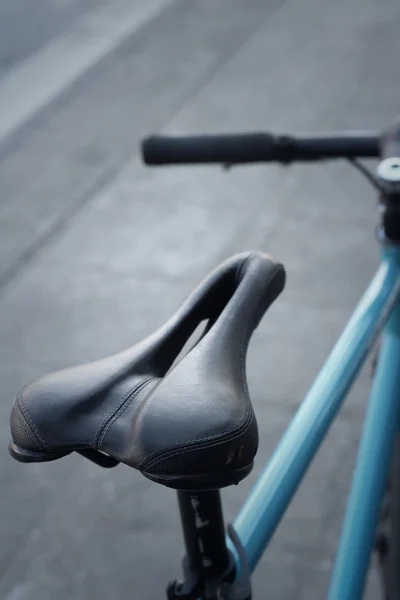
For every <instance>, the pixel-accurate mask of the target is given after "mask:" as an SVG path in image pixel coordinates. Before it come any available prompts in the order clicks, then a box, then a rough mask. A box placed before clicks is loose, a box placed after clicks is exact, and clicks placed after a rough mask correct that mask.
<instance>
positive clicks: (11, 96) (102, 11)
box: [0, 0, 173, 143]
mask: <svg viewBox="0 0 400 600" xmlns="http://www.w3.org/2000/svg"><path fill="white" fill-rule="evenodd" d="M172 1H173V0H113V1H112V2H109V3H107V5H106V6H102V7H101V8H98V9H96V10H94V11H92V12H90V13H89V14H88V15H85V16H84V17H82V18H81V19H79V20H78V22H77V23H75V24H74V26H73V27H72V28H71V29H70V30H68V31H67V32H66V33H64V34H61V35H59V36H57V37H56V38H55V39H54V40H53V41H51V42H49V43H48V44H47V45H46V46H45V47H44V48H42V49H40V50H39V51H38V52H36V53H35V54H33V55H32V57H30V58H28V59H27V60H25V61H23V62H22V63H21V65H20V66H18V67H15V68H14V69H13V70H12V71H11V72H10V73H9V74H8V75H5V76H4V77H3V78H2V79H1V81H0V143H1V142H3V141H4V140H5V138H6V137H8V136H10V135H11V134H12V133H13V132H14V131H16V130H17V129H18V128H19V127H21V126H22V125H23V124H24V123H25V122H26V121H27V120H28V119H29V118H30V117H32V115H34V114H35V113H36V112H37V111H38V110H40V109H41V108H43V107H44V106H46V105H47V104H49V103H50V102H51V101H52V100H53V99H54V98H55V97H56V96H57V95H59V94H60V93H61V92H62V91H64V90H65V89H66V88H67V87H68V86H69V85H71V84H72V83H73V82H74V81H75V80H76V79H77V78H78V77H80V76H81V75H82V74H83V73H84V72H85V71H88V70H89V69H90V68H91V67H92V66H93V65H94V64H96V63H97V62H98V61H99V60H100V59H101V58H103V57H104V56H106V55H107V54H109V53H110V52H111V51H112V50H114V49H115V48H116V47H117V46H118V45H120V44H121V43H122V42H123V41H124V40H125V39H126V38H128V37H129V36H130V35H132V34H133V33H135V32H136V31H137V30H139V29H140V28H141V27H142V26H143V25H144V24H145V23H146V22H147V21H149V20H150V19H151V18H152V17H153V15H155V14H156V13H157V12H159V11H160V10H161V9H163V8H164V7H165V6H166V5H168V4H171V3H172Z"/></svg>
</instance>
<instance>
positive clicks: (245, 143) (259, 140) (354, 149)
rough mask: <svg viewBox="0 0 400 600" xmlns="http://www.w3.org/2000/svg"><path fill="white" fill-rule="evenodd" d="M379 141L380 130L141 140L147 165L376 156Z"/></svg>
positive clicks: (305, 160) (302, 160)
mask: <svg viewBox="0 0 400 600" xmlns="http://www.w3.org/2000/svg"><path fill="white" fill-rule="evenodd" d="M380 144H381V136H380V134H377V133H371V132H369V133H350V134H349V133H346V134H336V135H308V136H294V135H276V134H272V133H238V134H225V135H198V136H155V135H154V136H150V137H147V138H145V139H144V140H143V141H142V156H143V160H144V162H145V163H146V164H147V165H173V164H206V163H219V164H225V165H234V164H248V163H259V162H279V163H283V164H288V163H291V162H295V161H300V162H308V161H318V160H328V159H335V158H336V159H337V158H376V157H379V156H380V153H381V149H380Z"/></svg>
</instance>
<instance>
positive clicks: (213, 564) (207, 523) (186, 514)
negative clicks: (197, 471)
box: [178, 490, 230, 579]
mask: <svg viewBox="0 0 400 600" xmlns="http://www.w3.org/2000/svg"><path fill="white" fill-rule="evenodd" d="M178 501H179V509H180V514H181V521H182V528H183V535H184V539H185V546H186V561H187V567H188V568H189V570H190V571H192V572H195V573H197V574H198V575H199V576H200V577H201V578H202V579H203V578H204V579H208V578H213V577H218V576H219V575H221V574H222V573H224V572H226V570H227V569H228V567H229V565H230V556H229V552H228V549H227V546H226V533H225V527H224V520H223V515H222V506H221V497H220V492H219V490H211V491H204V492H183V491H178Z"/></svg>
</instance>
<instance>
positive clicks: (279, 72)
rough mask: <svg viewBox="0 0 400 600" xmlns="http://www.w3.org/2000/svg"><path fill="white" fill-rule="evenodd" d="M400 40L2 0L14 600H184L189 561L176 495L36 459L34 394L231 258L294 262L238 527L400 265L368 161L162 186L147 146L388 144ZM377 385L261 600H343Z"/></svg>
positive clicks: (379, 27) (320, 27)
mask: <svg viewBox="0 0 400 600" xmlns="http://www.w3.org/2000/svg"><path fill="white" fill-rule="evenodd" d="M399 28H400V4H399V2H398V0H351V1H348V0H336V1H335V2H334V1H333V0H331V1H330V2H329V1H327V2H320V1H319V0H246V1H245V2H244V1H240V0H113V1H111V0H97V1H95V0H35V2H33V1H32V0H1V2H0V194H1V201H0V382H1V398H2V399H1V403H0V415H1V418H0V435H1V449H2V452H1V456H0V575H1V576H0V598H1V599H2V600H39V599H40V600H54V598H58V599H59V600H67V599H76V600H93V599H94V598H96V600H110V599H111V598H112V599H115V600H117V599H121V600H122V599H125V598H135V599H136V598H137V599H138V600H155V599H156V598H164V597H165V592H164V589H165V585H166V583H167V582H168V580H169V579H171V578H174V577H176V576H179V575H180V561H181V557H182V553H183V545H182V539H181V531H180V525H179V521H178V511H177V504H176V499H175V495H174V492H172V491H170V490H168V489H166V488H163V487H162V486H157V485H156V484H152V483H151V482H150V481H148V480H146V479H144V478H143V477H142V476H141V475H140V474H139V473H137V472H136V471H133V470H131V469H129V468H128V467H124V466H119V467H118V468H117V469H115V470H111V471H107V470H102V469H101V468H100V467H96V466H95V465H94V464H91V463H90V462H88V461H85V460H84V459H83V458H81V457H79V456H70V457H67V458H65V459H63V460H60V461H58V462H55V463H49V464H42V465H28V466H26V465H21V464H17V463H16V462H14V461H12V459H11V458H10V457H9V456H8V452H7V444H8V442H9V414H10V409H11V403H12V400H13V398H14V396H15V394H16V393H17V392H18V390H19V389H20V388H21V386H22V385H24V384H25V383H26V382H28V381H29V380H31V379H33V378H36V377H38V376H40V375H42V374H44V373H46V372H47V371H50V370H53V369H57V368H61V367H64V366H70V365H74V364H77V363H80V362H86V361H91V360H94V359H97V358H101V357H104V356H106V355H108V354H111V353H114V352H117V351H119V350H121V349H123V348H125V347H126V346H129V345H131V344H133V343H135V342H136V341H138V340H139V339H140V338H141V337H143V336H145V335H147V334H148V333H150V332H151V331H152V330H153V329H154V328H156V327H158V326H159V325H160V324H161V323H163V321H164V320H165V319H166V318H168V317H169V316H170V314H171V313H172V312H173V311H174V310H175V309H176V308H177V307H178V306H179V304H180V303H181V302H182V300H183V299H184V298H185V297H186V296H187V295H188V294H189V292H190V291H191V290H192V288H193V286H195V285H197V283H198V282H199V281H200V280H201V278H202V277H204V276H205V275H206V274H207V272H208V271H209V270H210V269H212V268H213V267H214V266H215V265H217V264H218V263H219V262H220V261H221V260H223V259H225V258H226V257H228V256H229V255H231V254H233V253H235V252H238V251H242V250H249V249H253V248H261V249H263V250H265V251H267V252H270V253H272V254H273V255H275V256H276V258H277V259H279V260H281V261H283V262H284V264H285V266H286V269H287V273H288V283H287V287H286V290H285V291H284V293H283V294H282V296H281V297H280V298H279V299H278V300H277V302H276V303H275V304H274V305H273V307H272V308H271V309H270V311H269V312H268V313H267V315H266V317H265V318H264V320H263V321H262V324H261V326H260V327H259V329H258V330H257V332H256V334H255V336H254V338H253V342H252V344H251V346H250V351H249V356H248V377H249V385H250V392H251V396H252V398H253V402H254V407H255V411H256V415H257V417H258V422H259V429H260V450H259V453H258V456H257V461H256V467H255V469H254V471H253V473H252V474H251V475H250V476H249V477H248V478H247V479H246V480H245V481H244V482H243V483H242V484H241V485H240V486H238V487H237V488H236V487H235V489H233V488H232V489H227V490H225V491H224V492H223V500H224V507H225V516H226V519H227V520H231V519H233V517H234V516H235V514H236V512H237V510H238V509H239V507H240V505H241V503H242V501H243V499H244V498H245V497H246V494H247V493H248V491H249V490H250V489H251V487H252V485H253V483H254V481H255V480H256V477H257V475H258V473H259V472H260V471H261V469H262V467H263V465H264V464H265V462H266V461H267V459H268V457H269V456H270V454H271V452H272V449H273V447H274V445H275V444H276V443H277V441H278V440H279V438H280V436H281V435H282V433H283V431H284V430H285V427H286V425H287V424H288V422H289V420H290V418H291V416H292V415H293V413H294V411H295V410H296V407H297V406H298V405H299V402H300V401H301V399H302V397H303V396H304V394H305V392H306V391H307V388H308V387H309V385H310V384H311V382H312V380H313V378H314V376H315V374H316V372H317V371H318V369H319V367H320V366H321V365H322V363H323V361H324V358H325V356H326V354H327V353H328V351H329V350H330V348H331V347H332V344H333V343H334V341H335V339H336V337H337V336H338V334H339V333H340V331H341V329H342V327H343V326H344V324H345V323H346V320H347V318H348V317H349V315H350V314H351V311H352V309H353V308H354V306H355V304H356V302H357V300H358V298H359V296H360V294H361V293H362V292H363V290H364V289H365V287H366V285H367V284H368V282H369V279H370V278H371V276H372V275H373V273H374V270H375V268H376V266H377V264H378V259H379V248H378V244H377V243H376V241H375V237H374V227H375V224H376V222H377V214H376V206H375V205H376V198H375V193H374V190H373V189H372V188H371V187H369V185H368V183H367V182H366V181H365V180H364V179H363V178H362V177H360V175H359V174H358V173H357V172H356V171H354V170H352V169H350V168H349V167H348V166H346V165H345V164H334V165H328V166H324V167H322V166H315V165H314V166H299V167H293V168H290V169H289V168H282V167H274V166H269V167H262V166H256V167H246V168H237V169H233V170H232V171H230V172H229V173H224V172H223V171H222V170H220V169H218V168H216V167H208V168H198V167H196V168H170V169H159V170H157V169H149V168H147V169H145V168H144V167H143V165H142V164H141V160H140V157H139V155H138V148H139V142H140V139H141V137H142V136H143V135H146V134H149V133H153V132H168V133H183V132H187V133H190V132H192V133H197V132H218V131H221V132H227V131H244V130H247V129H249V130H263V129H265V130H274V131H282V132H289V131H295V132H309V131H324V130H343V129H346V128H350V129H379V128H383V127H385V126H387V125H388V123H390V121H391V120H392V119H393V117H395V116H396V114H397V113H398V110H399V92H400V79H399V77H398V75H399V73H398V57H399V55H400V36H399ZM368 385H369V372H368V369H367V368H366V369H365V370H364V371H363V373H362V374H361V377H360V379H359V381H358V383H357V385H356V386H355V388H354V390H353V392H352V393H351V395H350V397H349V399H348V402H347V403H346V405H345V407H344V408H343V409H342V411H341V413H340V415H339V417H338V419H337V421H336V423H335V425H334V426H333V428H332V430H331V431H330V433H329V435H328V438H327V440H326V442H325V443H324V445H323V448H322V450H321V453H320V454H319V456H318V457H317V459H316V460H315V461H314V463H313V465H312V468H311V469H310V471H309V473H308V475H307V477H306V480H305V482H304V484H303V485H302V486H301V488H300V490H299V493H298V496H297V497H296V499H295V501H294V502H293V503H292V505H291V507H290V509H289V510H288V512H287V514H286V516H285V518H284V520H283V522H282V524H281V527H280V528H279V531H278V532H277V533H276V535H275V537H274V539H273V541H272V543H271V546H270V548H269V550H268V551H267V552H266V554H265V555H264V557H263V559H262V561H261V563H260V565H259V567H258V569H257V572H256V574H255V578H254V596H255V598H267V597H268V598H279V599H282V600H284V599H286V598H287V599H289V598H290V599H292V598H293V597H294V596H295V597H296V598H297V599H298V600H301V599H307V600H314V599H315V600H317V599H320V598H322V597H324V594H325V591H326V587H327V584H328V581H329V572H330V569H331V566H332V560H333V556H334V550H335V547H336V543H337V538H338V534H339V531H340V523H341V519H342V516H343V510H344V506H345V502H346V498H347V493H348V487H349V481H350V476H351V471H352V468H353V466H354V458H355V451H356V447H357V442H358V439H359V434H360V425H361V421H362V417H363V414H364V409H365V405H366V398H367V391H368ZM373 580H374V577H373V576H372V578H371V583H370V586H372V587H370V589H372V588H373V586H374V581H373ZM371 593H372V592H371ZM372 595H373V593H372Z"/></svg>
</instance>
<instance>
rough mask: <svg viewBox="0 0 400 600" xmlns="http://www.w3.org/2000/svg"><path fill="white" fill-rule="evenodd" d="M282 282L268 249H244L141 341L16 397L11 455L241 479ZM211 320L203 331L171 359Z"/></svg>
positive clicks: (251, 450)
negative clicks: (253, 376)
mask: <svg viewBox="0 0 400 600" xmlns="http://www.w3.org/2000/svg"><path fill="white" fill-rule="evenodd" d="M284 284H285V271H284V268H283V266H282V265H281V264H279V263H276V262H274V261H273V259H272V258H271V257H270V256H268V255H266V254H264V253H262V252H258V251H257V252H252V253H243V254H238V255H236V256H233V257H232V258H230V259H229V260H227V261H225V262H224V263H222V264H221V265H220V266H219V267H218V268H217V269H215V270H214V271H213V272H212V273H211V274H210V275H209V276H208V277H207V278H206V279H205V280H204V281H203V282H202V283H201V284H200V286H199V287H198V288H197V289H195V291H194V292H193V293H192V294H191V296H190V297H189V298H188V299H187V300H186V301H185V302H184V304H183V305H182V306H181V308H180V309H179V310H178V311H177V312H176V313H175V314H174V315H173V316H172V317H171V318H170V319H169V321H167V323H166V324H165V325H164V326H162V327H161V328H160V329H158V330H157V331H156V332H155V333H153V334H152V335H150V336H149V337H147V338H146V339H144V340H143V341H141V342H139V343H137V344H136V345H134V346H132V347H131V348H129V349H127V350H125V351H123V352H120V353H119V354H115V355H114V356H111V357H109V358H105V359H103V360H99V361H96V362H93V363H89V364H85V365H82V366H78V367H73V368H69V369H64V370H61V371H57V372H55V373H51V374H50V375H47V376H45V377H42V378H41V379H39V380H37V381H35V382H33V383H30V384H29V385H27V386H26V387H25V388H24V389H23V390H22V391H21V392H20V393H19V394H18V396H17V398H16V399H15V401H14V406H13V409H12V413H11V434H12V442H11V443H10V453H11V455H12V456H13V458H15V459H16V460H18V461H21V462H40V461H50V460H55V459H58V458H61V457H63V456H65V455H67V454H70V453H71V452H79V453H80V454H82V455H83V456H85V457H86V458H90V459H91V460H94V461H95V462H97V463H99V464H101V465H102V466H114V465H117V464H118V463H119V462H121V463H125V464H126V465H129V466H130V467H134V468H136V469H138V470H139V471H141V472H142V473H143V475H145V476H146V477H148V478H149V479H152V480H153V481H156V482H159V483H162V484H164V485H166V486H168V487H172V488H175V489H181V490H200V489H216V488H221V487H225V486H227V485H231V484H234V483H238V482H239V481H240V480H241V479H243V478H244V477H245V476H246V475H247V474H248V473H249V472H250V471H251V469H252V466H253V459H254V456H255V454H256V451H257V446H258V430H257V423H256V418H255V415H254V412H253V408H252V405H251V402H250V398H249V394H248V389H247V382H246V352H247V347H248V344H249V340H250V337H251V335H252V333H253V331H254V329H255V328H256V327H257V325H258V323H259V321H260V319H261V317H262V316H263V314H264V312H265V311H266V309H267V308H268V307H269V306H270V304H271V303H272V302H273V301H274V300H275V298H276V297H277V296H278V295H279V294H280V292H281V291H282V289H283V287H284ZM203 321H206V322H207V324H206V327H205V330H204V333H203V335H202V336H201V338H200V339H199V340H198V341H197V343H196V344H195V345H194V347H192V349H191V350H189V351H188V353H187V354H185V355H184V356H183V358H182V359H181V360H179V362H177V364H175V365H173V363H174V361H175V359H176V358H177V356H178V355H179V353H180V351H181V350H182V348H183V347H184V346H185V343H186V342H187V341H188V339H189V338H190V336H191V334H192V333H193V332H194V330H195V329H196V327H197V326H198V325H199V324H200V323H201V322H203Z"/></svg>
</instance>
